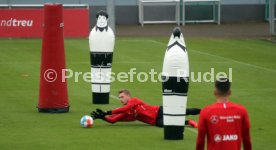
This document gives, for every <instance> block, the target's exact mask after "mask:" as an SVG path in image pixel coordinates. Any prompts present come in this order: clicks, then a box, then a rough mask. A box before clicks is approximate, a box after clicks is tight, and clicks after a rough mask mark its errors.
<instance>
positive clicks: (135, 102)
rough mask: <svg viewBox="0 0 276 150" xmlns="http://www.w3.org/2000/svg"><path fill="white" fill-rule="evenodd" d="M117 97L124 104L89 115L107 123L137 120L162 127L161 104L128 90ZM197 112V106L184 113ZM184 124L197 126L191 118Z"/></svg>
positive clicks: (193, 113)
mask: <svg viewBox="0 0 276 150" xmlns="http://www.w3.org/2000/svg"><path fill="white" fill-rule="evenodd" d="M119 99H120V101H121V103H122V104H123V105H124V106H122V107H119V108H117V109H114V110H110V111H106V112H105V111H103V110H101V109H97V111H93V112H92V113H91V116H92V117H93V118H94V119H103V120H105V121H107V122H109V123H115V122H118V121H135V120H139V121H142V122H144V123H147V124H150V125H153V126H158V127H163V125H164V124H163V107H162V106H151V105H148V104H146V103H144V102H143V101H142V100H140V99H138V98H136V97H134V98H132V97H131V94H130V92H129V91H128V90H121V91H119ZM199 113H200V109H197V108H187V109H186V115H197V114H199ZM185 124H187V125H191V126H193V127H195V128H197V123H196V122H195V121H193V120H187V121H186V122H185Z"/></svg>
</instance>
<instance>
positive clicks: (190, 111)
mask: <svg viewBox="0 0 276 150" xmlns="http://www.w3.org/2000/svg"><path fill="white" fill-rule="evenodd" d="M200 110H201V109H198V108H187V109H186V115H198V114H200Z"/></svg>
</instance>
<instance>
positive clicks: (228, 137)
mask: <svg viewBox="0 0 276 150" xmlns="http://www.w3.org/2000/svg"><path fill="white" fill-rule="evenodd" d="M214 140H215V142H217V143H219V142H221V141H237V140H238V135H237V134H230V135H223V138H222V137H221V135H219V134H216V135H215V136H214Z"/></svg>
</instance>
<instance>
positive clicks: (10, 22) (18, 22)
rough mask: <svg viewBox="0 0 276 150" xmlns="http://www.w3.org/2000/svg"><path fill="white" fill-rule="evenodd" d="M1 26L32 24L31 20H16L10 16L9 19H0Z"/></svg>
mask: <svg viewBox="0 0 276 150" xmlns="http://www.w3.org/2000/svg"><path fill="white" fill-rule="evenodd" d="M0 26H1V27H20V26H21V27H31V26H33V20H17V19H14V18H11V19H9V20H1V24H0Z"/></svg>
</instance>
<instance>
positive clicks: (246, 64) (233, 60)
mask: <svg viewBox="0 0 276 150" xmlns="http://www.w3.org/2000/svg"><path fill="white" fill-rule="evenodd" d="M123 41H130V42H132V40H123ZM138 41H139V40H133V42H138ZM142 41H144V42H151V43H155V44H159V45H162V46H164V45H167V44H165V43H162V42H159V41H156V40H140V42H142ZM189 51H192V52H195V53H198V54H202V55H207V56H212V57H216V58H220V59H224V60H228V61H231V62H234V63H237V64H240V65H244V66H248V67H252V68H255V69H261V70H265V71H268V72H273V73H276V70H274V69H270V68H266V67H261V66H257V65H254V64H250V63H245V62H241V61H238V60H235V59H231V58H227V57H223V56H219V55H214V54H210V53H206V52H201V51H197V50H193V49H189Z"/></svg>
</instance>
